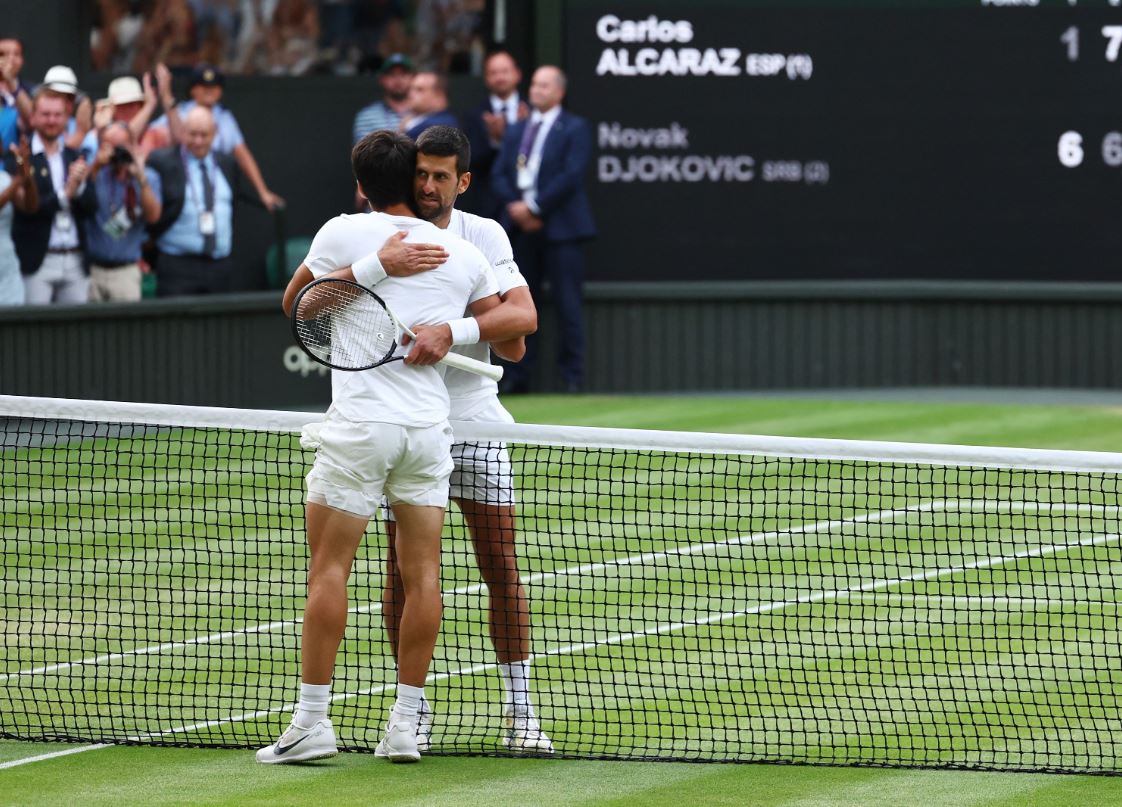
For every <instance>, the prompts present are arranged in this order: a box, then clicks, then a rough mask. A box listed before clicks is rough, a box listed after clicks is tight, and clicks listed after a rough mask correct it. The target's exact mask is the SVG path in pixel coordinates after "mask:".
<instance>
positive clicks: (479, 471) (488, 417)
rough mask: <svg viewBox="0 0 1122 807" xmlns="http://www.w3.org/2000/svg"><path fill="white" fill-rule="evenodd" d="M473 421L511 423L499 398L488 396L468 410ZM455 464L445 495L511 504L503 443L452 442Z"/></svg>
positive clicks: (509, 470)
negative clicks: (481, 406) (481, 405)
mask: <svg viewBox="0 0 1122 807" xmlns="http://www.w3.org/2000/svg"><path fill="white" fill-rule="evenodd" d="M471 419H472V420H473V421H479V422H489V423H513V422H514V418H513V417H511V415H510V412H508V411H506V409H505V408H504V407H503V405H502V404H501V403H499V399H498V398H495V397H492V398H491V402H490V403H489V404H488V405H487V406H486V407H485V408H484V409H481V410H478V411H475V412H473V413H472V418H471ZM452 462H453V463H454V465H455V468H454V470H453V471H452V476H451V477H450V478H449V480H448V483H449V495H450V496H451V497H452V498H453V499H467V500H469V501H473V502H479V503H480V504H490V505H495V506H500V507H512V506H514V503H515V498H514V468H513V466H512V465H511V463H510V453H509V452H508V451H507V449H506V444H505V443H456V444H455V445H453V446H452Z"/></svg>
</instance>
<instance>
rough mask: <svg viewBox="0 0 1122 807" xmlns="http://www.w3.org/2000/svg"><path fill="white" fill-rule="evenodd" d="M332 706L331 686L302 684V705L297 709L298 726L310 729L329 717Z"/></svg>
mask: <svg viewBox="0 0 1122 807" xmlns="http://www.w3.org/2000/svg"><path fill="white" fill-rule="evenodd" d="M330 704H331V684H301V685H300V703H299V704H298V705H297V707H296V725H297V726H300V728H305V729H310V728H311V727H312V726H314V725H315V724H316V723H317V722H318V721H320V720H324V719H325V718H326V717H327V707H328V706H329V705H330Z"/></svg>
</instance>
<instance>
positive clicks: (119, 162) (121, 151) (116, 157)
mask: <svg viewBox="0 0 1122 807" xmlns="http://www.w3.org/2000/svg"><path fill="white" fill-rule="evenodd" d="M132 161H133V160H132V152H131V151H129V150H128V149H127V148H125V147H124V146H114V147H113V153H112V154H110V155H109V164H110V165H112V166H113V167H114V168H120V167H122V166H125V165H132Z"/></svg>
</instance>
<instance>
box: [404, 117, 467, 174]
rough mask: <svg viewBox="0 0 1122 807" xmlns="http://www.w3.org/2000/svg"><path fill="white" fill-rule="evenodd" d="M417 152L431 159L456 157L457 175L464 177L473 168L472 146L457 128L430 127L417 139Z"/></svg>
mask: <svg viewBox="0 0 1122 807" xmlns="http://www.w3.org/2000/svg"><path fill="white" fill-rule="evenodd" d="M417 151H418V152H419V153H421V154H427V155H429V156H430V157H451V156H452V155H455V156H456V174H457V175H458V176H463V175H464V174H466V173H467V172H468V169H469V168H470V167H471V144H470V143H469V142H468V139H467V136H466V135H465V134H464V133H463V132H462V131H460V130H459V129H457V128H456V127H455V126H430V127H429V128H427V129H425V130H424V131H423V132H421V135H420V137H418V138H417Z"/></svg>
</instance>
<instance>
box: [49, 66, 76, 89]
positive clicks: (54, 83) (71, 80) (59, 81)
mask: <svg viewBox="0 0 1122 807" xmlns="http://www.w3.org/2000/svg"><path fill="white" fill-rule="evenodd" d="M43 86H44V87H46V88H47V89H48V90H52V91H54V92H61V93H64V94H66V95H77V94H78V77H77V76H76V75H74V71H73V70H71V69H70V68H69V67H67V66H66V65H64V64H56V65H55V66H54V67H52V68H51V69H50V70H48V71H47V75H45V76H43Z"/></svg>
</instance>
